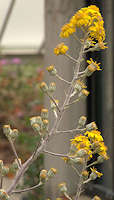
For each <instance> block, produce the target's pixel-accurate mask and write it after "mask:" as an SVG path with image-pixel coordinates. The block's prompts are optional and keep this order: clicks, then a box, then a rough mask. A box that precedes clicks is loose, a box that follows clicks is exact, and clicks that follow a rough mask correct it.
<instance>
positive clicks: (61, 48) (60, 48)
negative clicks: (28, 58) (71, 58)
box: [54, 42, 69, 56]
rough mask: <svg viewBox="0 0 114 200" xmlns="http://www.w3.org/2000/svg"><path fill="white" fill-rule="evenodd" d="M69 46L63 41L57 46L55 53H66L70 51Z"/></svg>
mask: <svg viewBox="0 0 114 200" xmlns="http://www.w3.org/2000/svg"><path fill="white" fill-rule="evenodd" d="M68 49H69V48H68V46H66V45H65V44H64V43H63V42H62V43H60V44H58V45H57V46H56V48H54V53H55V54H56V55H57V56H58V55H62V54H65V53H66V52H67V51H68Z"/></svg>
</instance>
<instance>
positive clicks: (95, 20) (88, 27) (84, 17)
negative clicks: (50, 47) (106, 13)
mask: <svg viewBox="0 0 114 200" xmlns="http://www.w3.org/2000/svg"><path fill="white" fill-rule="evenodd" d="M103 25H104V21H103V18H102V16H101V13H100V10H99V8H98V7H97V6H95V5H91V6H88V7H85V8H81V9H80V10H79V11H78V12H76V13H75V14H74V15H73V16H72V17H71V19H70V20H69V22H68V23H67V24H65V25H64V26H63V27H62V29H61V33H60V37H63V38H66V37H69V36H70V35H71V34H73V33H74V32H76V28H81V29H82V30H83V31H85V32H87V33H88V38H89V39H91V41H92V40H97V41H98V43H100V46H102V45H101V44H103V41H104V40H105V30H104V26H103ZM102 48H104V46H102Z"/></svg>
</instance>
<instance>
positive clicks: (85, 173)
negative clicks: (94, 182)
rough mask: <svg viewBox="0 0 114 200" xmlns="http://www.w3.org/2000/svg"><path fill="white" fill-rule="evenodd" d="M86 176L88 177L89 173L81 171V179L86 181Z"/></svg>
mask: <svg viewBox="0 0 114 200" xmlns="http://www.w3.org/2000/svg"><path fill="white" fill-rule="evenodd" d="M88 176H89V173H88V171H87V170H84V171H82V177H83V179H84V180H87V179H88Z"/></svg>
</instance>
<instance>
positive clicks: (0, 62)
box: [0, 0, 114, 200]
mask: <svg viewBox="0 0 114 200" xmlns="http://www.w3.org/2000/svg"><path fill="white" fill-rule="evenodd" d="M91 4H94V5H96V6H98V7H99V8H100V11H101V13H102V15H103V18H104V22H105V23H104V26H105V30H106V42H107V45H108V49H106V50H105V51H102V52H100V51H98V52H97V53H88V54H87V55H86V57H87V58H90V57H93V58H94V59H95V60H96V61H98V62H100V63H101V66H102V68H103V70H102V71H101V72H99V73H95V74H94V75H93V76H92V77H90V78H89V79H88V80H87V85H88V90H89V91H90V95H89V97H88V98H87V100H86V101H85V102H81V103H79V105H78V106H73V107H72V110H71V111H70V112H69V113H67V115H66V117H65V119H64V123H63V122H62V124H61V125H60V127H61V129H63V128H64V129H67V128H68V129H71V128H72V127H73V125H74V123H75V122H74V121H76V120H77V119H78V118H79V116H80V115H84V114H86V115H87V118H88V122H91V121H96V123H97V125H98V127H99V130H100V131H102V134H103V137H104V138H105V139H104V141H105V143H106V145H107V146H108V152H109V156H110V160H108V161H107V162H105V163H103V164H101V165H99V166H98V169H99V170H101V171H103V173H104V176H103V178H102V179H100V180H96V181H95V182H92V183H90V184H89V185H87V190H86V191H85V193H84V194H85V196H89V197H91V195H92V196H93V194H94V193H95V192H96V193H97V194H98V195H99V194H100V196H101V197H102V198H103V199H106V200H110V199H114V189H113V188H114V187H113V186H114V170H113V169H114V147H113V142H114V136H113V132H114V123H113V122H114V118H113V117H114V107H113V105H114V98H113V91H114V82H113V75H114V70H113V62H114V60H113V31H114V22H113V9H114V2H113V0H108V1H107V0H102V1H99V0H80V1H78V0H40V1H38V0H34V1H31V0H1V1H0V159H2V160H3V161H4V163H5V164H7V165H9V164H10V163H11V162H12V161H13V160H14V156H13V153H12V150H11V148H10V145H9V143H8V142H7V139H6V138H5V136H4V135H3V132H2V126H3V125H4V124H11V126H12V127H13V128H18V129H19V131H20V132H21V134H20V136H19V138H18V141H17V142H16V149H17V152H18V154H19V156H20V158H21V159H22V160H23V161H24V160H26V159H27V158H28V157H29V155H30V154H31V152H32V150H33V149H34V147H35V144H36V141H38V140H39V138H38V136H36V135H35V134H34V132H33V130H32V129H31V127H30V123H29V118H30V117H31V116H34V115H39V114H40V111H41V109H42V108H43V107H44V106H45V105H48V103H47V98H46V97H44V96H43V94H42V92H41V90H40V89H39V84H40V82H41V81H42V80H44V79H45V80H46V81H47V82H49V79H50V77H49V76H48V74H47V73H46V72H45V67H46V66H48V65H50V64H55V66H56V68H57V70H58V72H59V74H61V76H65V78H66V79H67V80H71V77H72V73H73V70H72V69H73V64H74V63H71V62H69V60H66V59H65V58H64V57H62V56H60V57H56V56H55V55H54V54H53V48H54V47H55V46H56V45H57V44H58V43H60V42H61V39H60V38H59V33H60V28H61V27H62V25H63V24H65V23H66V22H67V21H68V20H69V18H70V17H71V16H72V15H73V14H74V13H75V12H76V11H77V10H79V9H80V8H81V7H84V6H88V5H91ZM62 41H63V40H62ZM64 41H65V42H66V43H67V44H68V45H69V46H70V47H71V50H70V53H71V54H72V55H73V56H77V55H78V50H79V43H78V42H77V43H74V40H73V39H72V38H70V39H67V40H64ZM66 68H67V70H66ZM44 72H45V73H44ZM56 84H57V86H58V87H57V93H56V97H57V98H59V99H60V100H61V101H62V99H63V88H62V87H63V85H62V83H59V82H58V81H56ZM60 88H61V89H60ZM50 120H51V123H52V124H53V115H52V114H51V113H50ZM63 124H64V126H63ZM71 137H72V136H71V135H70V136H67V138H66V135H65V136H62V137H60V136H59V137H58V136H57V137H56V138H54V139H53V140H52V142H50V144H49V150H52V151H53V152H58V153H65V152H67V151H68V146H69V139H70V138H71ZM23 152H24V153H23ZM44 166H45V168H47V169H49V168H50V167H55V168H58V171H59V173H58V175H57V177H56V179H54V180H51V181H50V182H49V184H47V185H46V187H45V188H42V189H40V190H35V191H32V192H31V193H29V194H26V195H24V197H21V198H22V199H23V200H24V199H31V200H35V199H43V198H44V194H45V195H46V196H47V197H50V198H52V199H55V196H56V195H57V191H56V190H55V188H56V185H57V184H58V183H59V182H61V181H68V180H69V189H70V192H71V193H72V194H73V193H74V192H75V191H74V189H73V183H74V181H75V179H74V174H73V173H72V171H71V170H70V169H69V167H66V165H65V164H64V162H63V161H62V160H60V159H58V158H56V159H55V158H53V157H49V156H47V155H46V156H45V157H44V156H43V155H41V156H40V158H39V159H38V160H37V161H36V162H35V163H34V164H33V165H32V166H31V168H30V170H28V172H27V173H26V176H25V178H24V180H23V184H24V185H25V187H26V186H27V184H28V183H29V185H31V186H33V185H35V184H37V181H38V176H39V171H40V170H41V169H42V168H43V167H44ZM13 177H14V176H13V174H11V173H10V174H9V175H8V178H7V180H10V181H11V180H12V179H13ZM31 177H32V178H31ZM6 182H7V181H6ZM6 184H7V183H6ZM96 193H95V194H96ZM17 198H19V197H17Z"/></svg>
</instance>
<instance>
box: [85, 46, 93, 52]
mask: <svg viewBox="0 0 114 200" xmlns="http://www.w3.org/2000/svg"><path fill="white" fill-rule="evenodd" d="M93 50H95V48H94V47H92V48H89V49H87V50H85V51H84V53H88V52H90V51H93Z"/></svg>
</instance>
